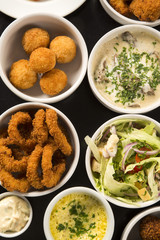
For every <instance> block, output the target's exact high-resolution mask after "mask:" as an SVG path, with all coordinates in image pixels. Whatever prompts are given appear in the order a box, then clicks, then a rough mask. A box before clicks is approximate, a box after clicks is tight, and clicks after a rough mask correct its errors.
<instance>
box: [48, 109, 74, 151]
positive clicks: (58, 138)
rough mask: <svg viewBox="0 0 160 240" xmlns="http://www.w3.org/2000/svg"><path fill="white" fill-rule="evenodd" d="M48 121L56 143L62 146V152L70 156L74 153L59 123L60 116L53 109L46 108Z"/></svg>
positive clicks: (59, 146)
mask: <svg viewBox="0 0 160 240" xmlns="http://www.w3.org/2000/svg"><path fill="white" fill-rule="evenodd" d="M46 123H47V126H48V129H49V133H50V135H51V136H52V137H53V138H54V141H55V144H56V145H57V146H58V148H60V150H61V151H62V153H63V154H64V155H66V156H69V155H70V154H71V153H72V147H71V145H70V144H69V143H68V140H67V138H66V136H65V135H64V133H63V132H62V130H61V129H60V127H59V125H58V116H57V113H56V111H54V110H53V109H46Z"/></svg>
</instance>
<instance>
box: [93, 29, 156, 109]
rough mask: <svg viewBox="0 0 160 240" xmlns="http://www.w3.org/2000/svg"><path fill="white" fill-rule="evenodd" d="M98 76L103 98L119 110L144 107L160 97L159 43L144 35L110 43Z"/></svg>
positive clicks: (127, 34)
mask: <svg viewBox="0 0 160 240" xmlns="http://www.w3.org/2000/svg"><path fill="white" fill-rule="evenodd" d="M104 52H105V56H104V57H103V58H102V59H101V62H100V63H99V65H98V67H97V69H96V71H95V74H94V78H95V85H96V87H97V89H98V91H99V92H100V93H101V95H102V96H103V97H104V98H106V99H107V100H108V101H110V102H111V103H112V104H113V103H114V105H117V106H119V107H123V108H127V107H132V108H137V107H138V108H139V107H145V106H148V105H150V104H152V103H153V102H155V101H157V99H159V98H160V42H159V41H158V40H157V39H155V38H154V37H153V36H151V35H149V34H147V33H145V32H135V33H131V32H128V31H127V32H124V33H122V34H121V35H119V36H118V37H116V38H114V39H112V40H110V41H108V43H107V44H106V45H105V49H104Z"/></svg>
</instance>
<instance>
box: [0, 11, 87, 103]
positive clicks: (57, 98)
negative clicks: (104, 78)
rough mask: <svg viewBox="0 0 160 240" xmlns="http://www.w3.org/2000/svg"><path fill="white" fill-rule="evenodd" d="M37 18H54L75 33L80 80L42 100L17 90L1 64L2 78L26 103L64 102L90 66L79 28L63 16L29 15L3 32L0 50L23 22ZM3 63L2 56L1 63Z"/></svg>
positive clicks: (19, 19)
mask: <svg viewBox="0 0 160 240" xmlns="http://www.w3.org/2000/svg"><path fill="white" fill-rule="evenodd" d="M33 17H35V18H37V17H42V18H43V17H47V18H52V19H53V20H54V19H56V20H58V21H59V22H61V23H63V24H64V25H65V26H67V27H68V28H69V29H70V31H71V32H73V33H74V34H75V35H76V36H77V39H78V40H79V44H78V46H79V48H80V51H81V53H83V54H81V58H82V61H81V64H82V66H81V72H80V74H79V77H78V80H76V82H75V83H74V84H73V85H72V86H71V87H70V88H69V89H68V90H67V91H66V92H63V93H60V94H59V95H56V96H51V97H48V98H47V97H44V98H40V97H32V96H29V95H27V94H25V93H23V92H21V91H20V90H19V89H17V88H16V87H14V86H13V85H12V84H11V82H10V81H9V78H8V77H7V76H5V73H4V71H3V68H2V65H1V64H0V75H1V78H2V80H3V82H4V83H5V85H6V86H7V87H8V88H9V89H10V90H11V91H12V92H13V93H14V94H15V95H17V96H18V97H20V98H21V99H24V100H26V101H32V102H42V103H56V102H59V101H62V100H63V99H65V98H67V97H69V96H70V95H71V94H72V93H73V92H74V91H75V90H76V89H77V88H78V87H79V85H80V84H81V83H82V81H83V79H84V77H85V74H86V71H87V64H88V50H87V45H86V43H85V40H84V38H83V36H82V34H81V33H80V31H79V30H78V28H77V27H76V26H75V25H74V24H73V23H71V22H70V21H69V20H67V19H66V18H64V17H62V16H58V15H56V14H47V13H32V14H27V15H25V16H23V17H20V18H17V19H15V20H14V21H13V22H12V23H10V24H9V25H8V26H7V27H6V29H5V30H4V31H3V33H2V35H1V37H0V49H1V48H3V44H4V39H5V38H6V36H7V35H8V33H9V32H10V31H11V30H12V29H13V28H14V27H16V26H18V25H19V24H21V23H22V22H25V20H26V19H30V18H33ZM1 62H2V55H0V63H1Z"/></svg>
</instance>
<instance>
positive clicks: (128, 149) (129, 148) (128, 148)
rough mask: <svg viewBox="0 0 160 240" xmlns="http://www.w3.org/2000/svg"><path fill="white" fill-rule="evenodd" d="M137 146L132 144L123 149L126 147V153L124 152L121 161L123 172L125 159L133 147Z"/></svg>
mask: <svg viewBox="0 0 160 240" xmlns="http://www.w3.org/2000/svg"><path fill="white" fill-rule="evenodd" d="M135 145H137V142H134V143H130V144H128V145H126V146H125V147H127V146H128V147H127V149H126V151H125V154H124V157H123V160H122V170H123V172H124V171H125V161H126V158H127V156H128V153H129V151H130V150H131V149H132V147H133V146H135Z"/></svg>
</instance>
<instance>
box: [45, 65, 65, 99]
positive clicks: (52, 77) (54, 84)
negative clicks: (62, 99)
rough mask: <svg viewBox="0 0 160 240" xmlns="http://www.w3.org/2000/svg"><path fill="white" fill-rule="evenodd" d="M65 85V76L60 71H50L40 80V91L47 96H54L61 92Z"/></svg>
mask: <svg viewBox="0 0 160 240" xmlns="http://www.w3.org/2000/svg"><path fill="white" fill-rule="evenodd" d="M66 84H67V75H66V74H65V72H63V71H62V70H60V69H56V68H54V69H52V70H51V71H49V72H47V73H45V74H44V75H43V77H42V78H41V79H40V87H41V90H42V91H43V92H44V93H45V94H48V95H51V96H54V95H56V94H58V93H59V92H61V91H62V90H63V89H64V88H65V86H66Z"/></svg>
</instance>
